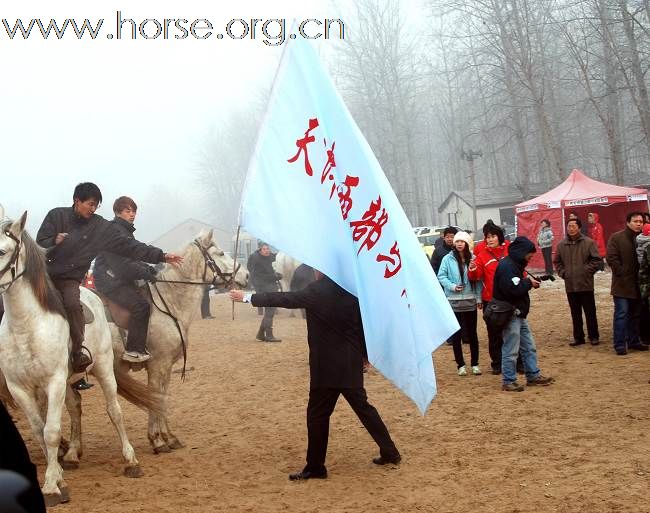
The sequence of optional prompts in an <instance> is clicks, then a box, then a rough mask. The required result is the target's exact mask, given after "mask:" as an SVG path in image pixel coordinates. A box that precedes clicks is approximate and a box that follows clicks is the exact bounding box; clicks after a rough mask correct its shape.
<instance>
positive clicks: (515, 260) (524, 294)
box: [494, 237, 554, 392]
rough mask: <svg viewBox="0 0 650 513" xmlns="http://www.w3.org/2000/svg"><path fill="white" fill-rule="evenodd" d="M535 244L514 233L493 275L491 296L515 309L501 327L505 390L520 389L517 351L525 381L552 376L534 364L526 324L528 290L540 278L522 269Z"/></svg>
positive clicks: (543, 380)
mask: <svg viewBox="0 0 650 513" xmlns="http://www.w3.org/2000/svg"><path fill="white" fill-rule="evenodd" d="M535 251H536V249H535V244H533V243H532V242H531V241H530V240H529V239H527V238H526V237H517V238H516V239H515V240H514V241H513V242H512V244H510V247H509V248H508V256H507V257H506V258H504V259H503V260H501V261H500V262H499V265H498V266H497V270H496V273H495V275H494V298H495V299H500V300H501V301H506V302H508V303H510V304H511V305H512V306H513V307H514V308H515V313H514V315H513V317H512V319H511V320H510V322H509V323H508V325H507V326H506V328H505V329H504V331H503V347H502V349H501V372H502V375H503V386H502V389H503V390H504V391H506V392H522V391H523V390H524V387H523V386H522V385H520V384H519V383H517V369H516V362H517V355H518V353H519V349H520V347H521V355H522V360H523V363H524V371H525V373H526V384H527V385H531V386H532V385H550V384H551V383H553V381H554V379H553V378H551V377H545V376H542V373H541V372H540V370H539V368H538V367H537V349H536V347H535V340H534V339H533V335H532V333H531V331H530V327H529V325H528V320H527V319H526V317H527V316H528V311H529V310H530V297H529V296H528V291H529V290H530V289H532V288H535V289H536V288H539V282H538V281H537V280H535V279H534V278H533V277H532V276H530V275H527V274H526V273H525V269H526V265H527V264H528V262H530V259H531V258H532V257H533V254H534V253H535Z"/></svg>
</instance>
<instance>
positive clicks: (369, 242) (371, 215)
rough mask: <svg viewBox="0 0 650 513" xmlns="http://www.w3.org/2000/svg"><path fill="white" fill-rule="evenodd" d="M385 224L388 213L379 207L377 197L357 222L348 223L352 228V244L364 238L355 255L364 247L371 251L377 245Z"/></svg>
mask: <svg viewBox="0 0 650 513" xmlns="http://www.w3.org/2000/svg"><path fill="white" fill-rule="evenodd" d="M387 222H388V213H387V212H386V209H385V208H382V207H381V196H379V197H377V201H372V202H371V203H370V207H369V208H368V210H366V213H365V214H363V217H362V218H361V219H360V220H359V221H352V222H351V223H350V226H351V227H352V228H353V230H352V239H353V240H354V242H358V241H360V240H361V239H362V238H365V239H364V241H363V243H362V244H361V246H360V247H359V251H357V255H358V254H359V253H361V250H362V249H363V248H364V247H365V248H366V249H368V250H371V249H372V248H373V246H374V245H375V244H377V241H378V240H379V238H380V237H381V230H382V229H383V227H384V225H385V224H386V223H387Z"/></svg>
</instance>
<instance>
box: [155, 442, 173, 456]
mask: <svg viewBox="0 0 650 513" xmlns="http://www.w3.org/2000/svg"><path fill="white" fill-rule="evenodd" d="M168 452H172V450H171V449H170V448H169V445H167V444H163V445H159V446H158V447H154V448H153V453H154V454H163V453H165V454H166V453H168Z"/></svg>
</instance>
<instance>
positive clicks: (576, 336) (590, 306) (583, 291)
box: [553, 219, 603, 347]
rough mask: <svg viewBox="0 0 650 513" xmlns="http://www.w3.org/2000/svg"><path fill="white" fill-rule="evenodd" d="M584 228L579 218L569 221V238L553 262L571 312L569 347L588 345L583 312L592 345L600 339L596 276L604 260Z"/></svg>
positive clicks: (557, 250)
mask: <svg viewBox="0 0 650 513" xmlns="http://www.w3.org/2000/svg"><path fill="white" fill-rule="evenodd" d="M581 226H582V223H581V221H580V219H570V220H569V221H568V222H567V224H566V232H567V236H566V238H565V239H563V240H561V241H560V242H559V243H558V245H557V248H556V253H555V259H554V260H553V263H554V264H555V268H556V269H557V273H558V275H559V276H560V278H562V279H563V280H564V288H565V290H566V297H567V300H568V301H569V308H570V309H571V320H572V321H573V342H570V343H569V345H570V346H572V347H575V346H580V345H582V344H584V343H585V332H584V329H583V325H582V311H583V310H584V312H585V319H586V320H587V334H588V335H589V342H590V343H591V345H592V346H596V345H598V343H599V339H600V336H599V334H598V317H597V316H596V298H595V296H594V274H595V273H596V272H597V271H598V270H600V269H602V265H603V259H602V258H600V254H599V253H598V247H597V246H596V243H595V242H594V241H593V240H592V239H590V238H589V237H585V236H584V235H583V234H582V233H581V232H580V228H581Z"/></svg>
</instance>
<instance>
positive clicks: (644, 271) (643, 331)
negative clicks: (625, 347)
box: [636, 223, 650, 345]
mask: <svg viewBox="0 0 650 513" xmlns="http://www.w3.org/2000/svg"><path fill="white" fill-rule="evenodd" d="M649 247H650V224H649V223H646V224H644V225H643V229H642V230H641V233H640V234H639V235H637V237H636V256H637V260H638V261H639V287H640V289H641V302H642V304H641V315H640V317H639V336H640V338H641V342H643V343H644V344H646V345H648V344H650V304H649V303H650V298H649V297H648V296H649V294H648V293H647V292H648V290H649V289H648V285H649V284H650V282H648V276H649V275H648V268H647V265H648V263H647V262H648V261H647V260H646V261H645V263H644V257H645V256H646V255H647V254H648V248H649Z"/></svg>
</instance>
